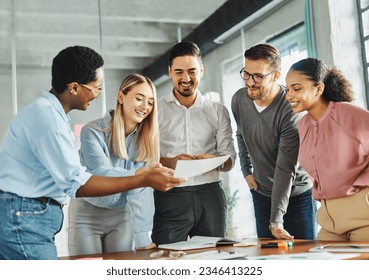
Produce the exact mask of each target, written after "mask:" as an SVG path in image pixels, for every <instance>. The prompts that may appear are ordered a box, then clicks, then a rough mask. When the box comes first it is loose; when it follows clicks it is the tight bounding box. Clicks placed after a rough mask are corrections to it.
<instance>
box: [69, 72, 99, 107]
mask: <svg viewBox="0 0 369 280" xmlns="http://www.w3.org/2000/svg"><path fill="white" fill-rule="evenodd" d="M103 80H104V71H103V68H102V67H101V68H98V69H96V79H95V80H94V81H91V82H89V83H86V84H79V83H76V82H73V83H70V84H68V87H67V89H66V92H68V94H69V93H70V97H71V99H70V104H68V107H66V108H64V110H65V111H66V112H69V111H70V110H73V109H77V110H82V111H85V110H86V109H87V108H88V106H89V105H90V102H91V101H93V100H94V99H96V98H97V97H98V94H97V93H99V94H100V93H101V92H102V83H103ZM63 107H64V106H63Z"/></svg>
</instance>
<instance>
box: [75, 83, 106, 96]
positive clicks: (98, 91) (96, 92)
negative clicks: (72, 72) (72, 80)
mask: <svg viewBox="0 0 369 280" xmlns="http://www.w3.org/2000/svg"><path fill="white" fill-rule="evenodd" d="M79 85H80V86H82V87H84V88H87V89H89V90H90V91H91V92H92V94H93V95H94V98H95V99H96V98H98V97H99V95H100V94H101V92H102V88H101V87H99V88H95V87H93V86H89V85H85V84H79Z"/></svg>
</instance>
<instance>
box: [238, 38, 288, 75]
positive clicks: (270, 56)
mask: <svg viewBox="0 0 369 280" xmlns="http://www.w3.org/2000/svg"><path fill="white" fill-rule="evenodd" d="M244 56H245V58H246V59H250V60H259V59H263V60H266V61H267V62H268V63H269V64H270V65H271V66H272V67H273V68H274V69H275V70H278V71H280V70H281V64H282V61H281V56H280V54H279V52H278V50H277V49H276V48H275V47H273V46H272V45H270V44H259V45H255V46H252V47H251V48H249V49H247V50H246V51H245V54H244Z"/></svg>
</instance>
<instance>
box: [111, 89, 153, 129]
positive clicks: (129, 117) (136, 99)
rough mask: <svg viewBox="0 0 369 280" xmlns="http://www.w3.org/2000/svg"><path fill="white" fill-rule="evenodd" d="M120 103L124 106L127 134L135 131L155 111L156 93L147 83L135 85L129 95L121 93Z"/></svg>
mask: <svg viewBox="0 0 369 280" xmlns="http://www.w3.org/2000/svg"><path fill="white" fill-rule="evenodd" d="M118 102H119V103H120V104H122V106H123V118H124V125H125V128H126V132H128V134H129V133H130V132H132V131H133V129H134V128H135V127H136V126H137V124H139V123H141V122H142V121H143V120H144V119H145V118H146V117H147V116H148V115H149V114H150V113H151V112H152V110H153V107H154V102H155V100H154V93H153V90H152V88H151V87H150V85H149V84H147V83H142V84H138V85H135V86H134V87H132V89H131V90H130V91H129V92H128V93H127V94H123V92H121V91H120V93H119V96H118Z"/></svg>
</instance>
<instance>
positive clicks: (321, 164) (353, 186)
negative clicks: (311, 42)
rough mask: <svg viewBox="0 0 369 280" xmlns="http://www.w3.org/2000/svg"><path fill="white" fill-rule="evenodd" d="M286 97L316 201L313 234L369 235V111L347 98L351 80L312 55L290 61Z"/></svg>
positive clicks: (328, 236) (356, 238) (349, 238)
mask: <svg viewBox="0 0 369 280" xmlns="http://www.w3.org/2000/svg"><path fill="white" fill-rule="evenodd" d="M286 84H287V89H288V91H287V95H286V97H287V99H288V101H289V102H290V104H291V107H292V109H293V111H294V112H295V113H299V112H303V111H307V114H306V115H304V116H303V118H302V119H301V120H300V122H299V123H298V130H299V135H300V150H299V161H300V163H301V165H302V166H303V167H304V168H305V170H306V171H307V172H308V173H309V175H310V178H311V179H312V181H313V184H314V187H313V197H314V199H316V200H319V201H320V202H321V207H320V209H319V210H318V212H317V220H318V223H319V224H320V226H321V230H320V232H319V234H318V237H317V239H318V240H332V241H369V187H368V186H369V112H368V111H367V110H365V109H363V108H361V107H358V106H355V105H353V104H351V103H349V102H351V101H352V100H353V99H354V98H353V92H352V88H351V84H350V83H349V82H348V80H347V79H346V78H345V77H344V76H343V74H342V73H341V72H340V71H339V70H338V69H337V68H335V67H327V66H326V65H325V64H324V63H323V62H322V61H320V60H318V59H314V58H307V59H303V60H300V61H299V62H297V63H295V64H293V65H292V66H291V68H290V70H289V72H288V74H287V76H286Z"/></svg>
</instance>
